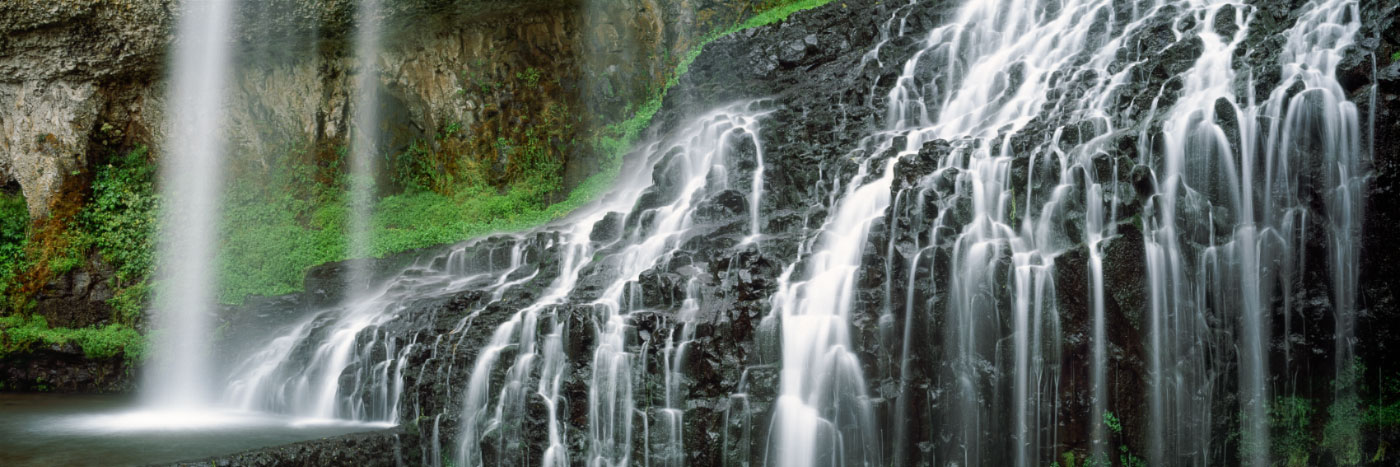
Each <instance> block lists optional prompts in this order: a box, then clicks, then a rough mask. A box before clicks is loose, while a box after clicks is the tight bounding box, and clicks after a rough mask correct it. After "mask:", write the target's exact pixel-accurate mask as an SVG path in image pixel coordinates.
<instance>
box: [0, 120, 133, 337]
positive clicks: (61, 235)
mask: <svg viewBox="0 0 1400 467" xmlns="http://www.w3.org/2000/svg"><path fill="white" fill-rule="evenodd" d="M154 177H155V174H154V166H153V165H152V164H151V163H150V162H149V161H148V160H147V158H146V150H145V148H143V147H138V148H136V149H135V150H133V151H131V152H129V153H127V154H125V155H118V156H114V157H113V158H112V160H111V162H110V163H108V164H106V165H104V166H102V167H99V168H98V169H97V171H96V173H95V174H94V178H93V182H92V198H91V200H90V201H89V202H88V203H86V205H85V206H83V208H82V209H81V210H75V209H74V208H75V207H76V206H77V205H78V204H79V203H73V202H69V203H65V204H64V205H62V206H61V207H60V208H59V209H55V211H54V213H53V214H52V215H51V217H50V218H49V219H46V220H45V221H43V222H40V223H31V222H30V220H29V216H28V211H27V210H25V208H24V201H23V199H21V198H19V197H13V196H8V195H0V260H3V262H0V291H3V293H0V312H2V313H3V316H0V357H3V356H4V355H9V354H13V353H24V352H29V351H33V350H35V349H36V348H39V347H48V346H57V345H66V344H70V343H71V344H74V345H77V346H78V347H79V348H80V349H82V351H83V353H84V354H85V355H87V356H88V357H89V358H110V357H115V356H119V355H121V356H125V357H126V358H127V359H139V358H141V356H142V355H143V348H144V344H143V342H142V339H141V336H140V334H139V333H137V332H136V330H135V329H134V328H133V327H132V326H133V325H135V324H136V322H137V321H138V320H139V319H140V316H141V311H142V310H143V309H144V308H145V306H146V303H147V302H148V300H149V297H150V286H149V285H148V283H147V277H148V276H149V275H150V271H151V268H152V267H153V260H154V244H153V241H154V240H153V239H154V233H155V228H156V220H155V216H156V205H157V200H156V196H155V190H154ZM69 196H71V194H69ZM89 252H97V253H99V254H100V255H101V256H102V258H103V260H104V261H105V262H106V263H107V264H109V265H110V266H111V267H112V268H113V270H114V272H115V274H114V277H113V283H111V284H109V285H110V286H111V287H112V288H113V289H114V290H115V297H114V298H112V299H111V300H110V301H109V302H108V304H109V305H112V307H113V309H114V313H113V318H114V319H113V320H112V321H113V322H112V323H111V324H107V325H105V326H93V327H87V328H79V329H70V328H62V327H59V328H51V327H49V325H48V322H47V321H45V319H44V318H43V317H42V316H34V315H32V313H31V310H32V308H33V305H34V302H33V294H34V293H35V292H36V291H37V290H39V289H40V288H41V287H43V286H44V285H45V284H47V283H48V282H49V281H50V280H51V279H52V278H54V277H57V276H60V275H63V274H66V273H68V272H70V271H72V270H73V269H75V268H79V267H83V265H84V263H85V262H86V260H85V258H86V257H87V256H88V253H89Z"/></svg>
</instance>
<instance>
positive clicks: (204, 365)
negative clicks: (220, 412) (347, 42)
mask: <svg viewBox="0 0 1400 467" xmlns="http://www.w3.org/2000/svg"><path fill="white" fill-rule="evenodd" d="M232 4H233V2H232V1H224V0H214V1H190V2H184V5H183V11H182V12H181V13H180V18H179V27H178V29H177V36H176V38H177V40H176V46H175V53H174V55H173V61H172V62H171V74H170V82H171V85H170V97H169V105H170V114H171V116H172V117H171V119H170V136H169V139H168V141H167V142H166V144H165V149H164V153H165V154H166V156H165V157H164V159H163V164H161V172H160V177H161V187H162V191H161V198H162V199H163V200H164V203H163V209H164V213H163V216H162V218H161V224H162V225H161V232H162V234H163V238H162V239H161V242H160V244H159V249H158V253H157V255H158V274H159V278H160V280H161V282H162V285H163V288H162V290H161V291H160V292H159V293H157V294H156V303H155V320H156V325H155V328H156V332H155V336H154V338H153V340H152V345H153V348H152V351H151V354H152V357H151V362H150V363H149V365H148V370H147V374H146V375H145V380H144V381H143V387H144V389H143V394H144V396H145V398H146V401H147V404H148V405H150V406H154V407H159V408H180V409H190V408H202V407H204V406H206V405H207V404H208V403H210V402H211V399H212V395H211V391H212V389H213V388H212V387H211V386H210V380H211V378H213V376H214V374H213V373H212V372H211V368H210V367H211V364H210V361H211V356H210V350H209V346H208V344H207V343H208V340H209V336H210V334H211V332H212V330H213V329H212V327H211V326H210V324H209V323H210V320H211V318H212V315H213V313H214V305H215V303H216V297H215V290H216V287H215V284H216V280H217V278H216V277H215V273H214V270H215V269H214V267H213V264H214V246H215V242H216V238H215V237H216V231H217V230H216V228H217V222H218V215H219V195H218V193H219V190H220V187H222V183H221V178H220V173H221V172H222V171H223V158H224V154H223V151H224V147H223V141H222V140H221V138H222V135H223V132H222V130H223V108H224V102H223V100H224V93H225V89H224V84H225V79H226V78H227V74H228V67H229V56H230V51H229V48H230V44H231V42H232V38H231V37H230V27H231V23H232V18H231V13H232V12H231V10H232V6H233V5H232Z"/></svg>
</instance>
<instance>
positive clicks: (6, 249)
mask: <svg viewBox="0 0 1400 467" xmlns="http://www.w3.org/2000/svg"><path fill="white" fill-rule="evenodd" d="M28 243H29V210H28V209H27V207H26V206H25V203H24V197H23V196H18V195H10V194H7V193H4V192H0V310H8V309H11V308H14V306H13V305H12V304H11V303H10V293H7V292H8V291H9V289H10V288H11V287H13V284H14V283H15V281H16V280H17V278H18V276H19V273H20V271H21V270H20V265H21V264H24V262H25V261H24V257H25V255H24V250H25V247H26V246H27V245H28Z"/></svg>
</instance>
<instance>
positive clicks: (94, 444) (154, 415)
mask: <svg viewBox="0 0 1400 467" xmlns="http://www.w3.org/2000/svg"><path fill="white" fill-rule="evenodd" d="M388 427H389V425H388V424H382V423H380V424H367V423H355V422H348V421H344V420H317V419H299V418H291V417H285V416H277V415H268V414H260V413H250V412H237V411H226V412H225V411H204V412H154V411H142V410H140V409H139V408H138V407H137V405H136V403H135V401H134V399H133V398H131V397H129V396H94V395H62V394H0V465H3V466H10V467H22V466H41V465H42V466H55V465H79V466H83V465H93V466H97V465H100V466H117V465H146V464H158V463H169V462H176V461H181V460H192V459H200V458H205V457H211V456H220V455H225V454H232V453H236V452H240V451H246V450H249V449H256V448H261V447H266V446H273V445H279V444H286V443H294V442H297V441H306V440H311V439H317V438H322V437H327V436H337V435H343V434H349V433H356V432H362V431H371V430H376V429H384V428H388Z"/></svg>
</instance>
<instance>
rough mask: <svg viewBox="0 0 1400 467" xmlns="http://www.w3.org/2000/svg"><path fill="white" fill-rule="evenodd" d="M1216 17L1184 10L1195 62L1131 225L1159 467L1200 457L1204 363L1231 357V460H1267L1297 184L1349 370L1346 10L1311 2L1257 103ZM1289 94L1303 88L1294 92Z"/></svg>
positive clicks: (1351, 201)
mask: <svg viewBox="0 0 1400 467" xmlns="http://www.w3.org/2000/svg"><path fill="white" fill-rule="evenodd" d="M1223 6H1224V4H1221V5H1213V6H1212V7H1210V8H1206V9H1202V10H1200V13H1198V17H1199V18H1200V20H1201V21H1200V22H1199V23H1200V24H1201V26H1200V30H1199V31H1198V32H1197V35H1198V36H1199V37H1201V38H1202V39H1203V44H1204V51H1203V53H1202V54H1201V57H1200V59H1199V60H1198V61H1197V62H1196V64H1195V66H1194V67H1193V68H1192V70H1191V71H1189V72H1188V73H1187V74H1186V75H1185V76H1186V79H1185V80H1184V82H1185V87H1184V88H1183V89H1182V90H1181V97H1180V98H1179V99H1178V102H1177V104H1176V105H1175V106H1174V107H1173V108H1171V109H1167V110H1166V117H1165V122H1164V124H1163V128H1162V136H1163V140H1164V142H1165V146H1166V147H1165V151H1164V153H1162V154H1160V155H1154V156H1155V157H1157V158H1159V160H1160V166H1159V168H1158V169H1157V171H1156V174H1155V185H1156V187H1157V193H1156V195H1154V198H1153V201H1152V203H1153V212H1152V214H1153V215H1151V216H1147V217H1145V220H1144V223H1145V226H1146V228H1147V255H1148V258H1149V264H1150V265H1151V267H1150V268H1149V275H1150V277H1151V281H1150V285H1151V293H1152V297H1153V299H1152V329H1153V333H1152V343H1151V346H1152V355H1153V357H1152V358H1153V364H1152V365H1153V371H1152V375H1153V376H1152V391H1151V409H1152V414H1153V417H1152V420H1153V426H1152V444H1153V450H1152V456H1153V460H1154V461H1155V462H1158V463H1175V462H1196V463H1207V462H1209V461H1210V459H1212V458H1213V457H1211V456H1212V453H1211V450H1212V449H1214V448H1213V446H1212V442H1213V441H1214V438H1213V437H1212V436H1211V435H1210V433H1211V432H1212V428H1211V423H1212V417H1213V412H1212V404H1211V401H1212V400H1213V399H1214V398H1215V397H1217V396H1218V395H1219V389H1218V388H1217V387H1216V386H1217V384H1219V383H1218V382H1217V381H1218V380H1219V379H1220V375H1219V374H1218V371H1219V370H1217V369H1215V368H1218V367H1222V366H1227V365H1225V364H1223V362H1220V361H1219V360H1218V359H1220V358H1221V357H1219V356H1215V355H1221V354H1225V355H1228V354H1230V353H1233V352H1234V351H1237V352H1238V355H1237V356H1236V357H1235V358H1237V359H1238V367H1239V374H1238V381H1239V400H1240V405H1241V413H1242V415H1241V418H1242V420H1241V425H1242V429H1241V431H1242V434H1243V437H1244V438H1243V445H1242V447H1241V458H1242V459H1243V461H1244V462H1245V463H1247V464H1250V465H1256V466H1262V465H1269V463H1270V460H1269V432H1268V430H1269V427H1268V417H1269V404H1270V403H1271V400H1272V399H1271V396H1270V394H1271V392H1270V383H1269V379H1270V378H1271V375H1269V367H1270V364H1269V360H1268V359H1269V345H1270V344H1269V341H1270V331H1269V330H1270V329H1271V328H1272V327H1273V325H1272V323H1271V319H1272V318H1271V313H1270V309H1271V307H1275V306H1278V305H1274V304H1273V302H1275V301H1281V302H1282V309H1283V316H1284V317H1285V319H1287V317H1288V316H1289V315H1291V313H1292V310H1294V309H1295V308H1296V305H1294V304H1293V302H1294V300H1296V299H1295V298H1294V293H1293V287H1294V286H1295V284H1297V283H1300V281H1303V280H1305V277H1304V276H1303V272H1304V270H1305V268H1306V265H1305V262H1304V260H1305V258H1304V256H1303V250H1304V248H1303V246H1304V242H1305V241H1306V237H1307V235H1309V233H1308V232H1307V225H1308V224H1309V221H1308V219H1307V216H1308V215H1309V211H1308V209H1307V205H1306V204H1305V203H1306V201H1305V199H1304V198H1303V197H1304V196H1305V193H1306V191H1307V190H1308V189H1309V185H1312V189H1318V190H1319V191H1321V192H1322V193H1323V196H1324V198H1325V199H1326V202H1325V206H1326V209H1325V211H1324V213H1325V214H1324V215H1325V216H1326V217H1327V219H1326V221H1325V222H1326V225H1327V226H1328V231H1327V232H1325V235H1327V237H1328V239H1329V242H1330V245H1329V248H1328V250H1329V258H1328V259H1329V261H1328V262H1327V267H1328V269H1329V270H1330V271H1331V272H1332V277H1333V285H1332V287H1333V288H1332V290H1333V292H1334V294H1335V301H1336V303H1335V305H1334V313H1335V319H1336V323H1337V331H1336V336H1335V339H1336V345H1337V349H1336V358H1337V369H1338V371H1339V378H1340V377H1341V374H1340V372H1343V371H1346V369H1348V368H1349V367H1350V365H1351V363H1350V359H1351V357H1350V355H1351V351H1350V348H1351V345H1352V343H1351V333H1352V330H1351V326H1352V324H1351V323H1352V322H1353V320H1354V313H1355V307H1354V300H1355V297H1356V284H1355V281H1356V279H1355V277H1356V275H1357V271H1358V269H1357V264H1358V263H1359V260H1358V258H1357V256H1356V255H1357V245H1356V239H1357V238H1359V236H1360V224H1359V220H1358V219H1359V212H1360V210H1361V205H1360V199H1361V196H1360V193H1361V188H1362V182H1363V180H1364V177H1363V175H1362V174H1361V173H1360V170H1359V168H1360V154H1361V150H1362V147H1361V138H1360V125H1359V123H1358V116H1357V109H1356V106H1355V105H1354V104H1352V103H1350V102H1349V101H1348V100H1347V98H1346V93H1345V92H1344V91H1343V90H1342V87H1341V85H1340V84H1338V82H1337V79H1336V67H1337V62H1338V61H1339V60H1340V58H1341V55H1342V51H1343V49H1345V48H1346V47H1347V46H1349V45H1350V44H1351V43H1352V40H1353V38H1354V36H1355V34H1356V32H1357V30H1358V29H1359V27H1360V24H1359V20H1360V13H1359V11H1358V10H1357V5H1356V3H1355V2H1349V1H1327V2H1318V3H1315V4H1313V5H1311V8H1310V9H1309V11H1307V13H1306V14H1305V15H1303V17H1301V18H1299V19H1298V22H1297V23H1296V24H1295V25H1294V26H1293V28H1292V29H1291V30H1290V31H1289V32H1288V34H1287V43H1286V45H1285V46H1284V50H1283V53H1282V55H1281V61H1282V62H1283V66H1282V70H1281V76H1280V78H1281V79H1279V82H1278V85H1277V86H1275V87H1274V88H1273V89H1272V90H1271V91H1269V94H1268V96H1255V95H1254V94H1253V92H1246V93H1244V94H1243V95H1240V94H1238V93H1237V91H1236V89H1237V87H1236V86H1235V83H1236V82H1237V81H1240V80H1244V81H1245V82H1246V83H1249V84H1250V85H1249V86H1245V87H1244V88H1245V89H1247V90H1251V91H1252V90H1253V89H1254V86H1253V82H1254V80H1255V79H1258V77H1254V76H1236V74H1235V71H1234V70H1233V68H1232V60H1233V59H1234V57H1237V56H1238V54H1237V53H1236V49H1237V48H1239V47H1241V45H1240V44H1241V42H1242V40H1243V38H1244V36H1245V33H1246V31H1247V28H1248V24H1249V19H1250V18H1251V17H1252V16H1253V15H1252V14H1250V11H1249V10H1247V9H1244V8H1239V7H1232V8H1228V9H1227V8H1224V7H1223ZM1221 14H1225V15H1229V16H1228V17H1227V22H1225V23H1223V24H1232V25H1235V28H1234V29H1235V31H1234V32H1233V33H1224V32H1221V31H1216V30H1215V25H1217V24H1222V23H1220V22H1218V21H1217V18H1216V16H1217V15H1221ZM1298 85H1301V87H1302V91H1301V92H1297V91H1295V90H1293V89H1292V88H1294V87H1295V86H1298ZM1261 97H1262V98H1263V99H1264V100H1263V101H1262V102H1259V101H1258V99H1259V98H1261ZM1318 165H1320V166H1321V167H1322V171H1323V173H1324V175H1323V176H1322V177H1319V178H1320V179H1310V178H1312V177H1315V175H1311V174H1310V171H1311V170H1310V168H1309V167H1310V166H1318ZM1319 187H1320V188H1319ZM1217 216H1224V219H1218V218H1217ZM1222 226H1223V227H1225V228H1226V229H1227V230H1224V231H1220V230H1219V229H1221V227H1222ZM1230 321H1235V323H1234V326H1235V328H1236V329H1238V331H1237V333H1238V336H1236V337H1235V339H1234V341H1233V342H1230V341H1224V342H1221V340H1220V339H1219V338H1218V337H1217V336H1216V334H1218V333H1219V332H1220V330H1218V329H1217V326H1229V324H1230ZM1285 326H1286V325H1285ZM1284 329H1285V330H1287V327H1284ZM1236 349H1237V350H1236ZM1212 360H1215V361H1212ZM1170 451H1175V452H1174V453H1173V452H1170Z"/></svg>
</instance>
